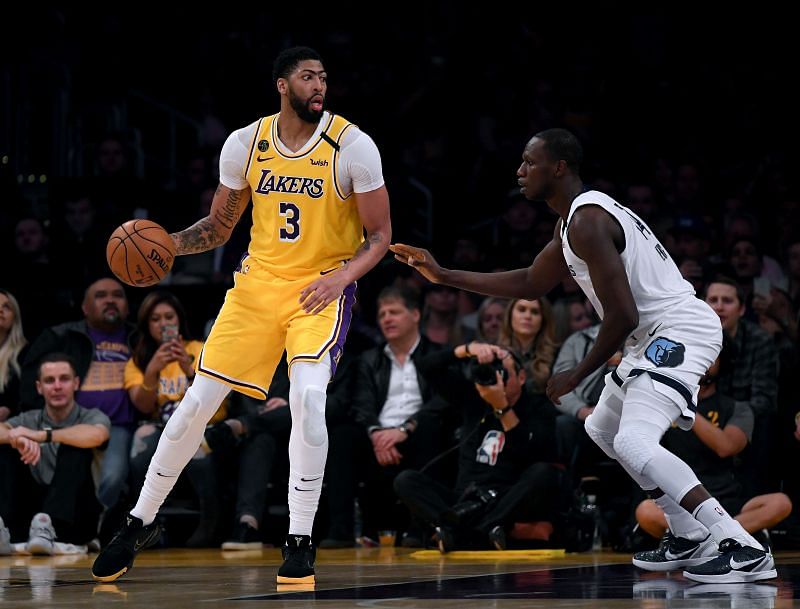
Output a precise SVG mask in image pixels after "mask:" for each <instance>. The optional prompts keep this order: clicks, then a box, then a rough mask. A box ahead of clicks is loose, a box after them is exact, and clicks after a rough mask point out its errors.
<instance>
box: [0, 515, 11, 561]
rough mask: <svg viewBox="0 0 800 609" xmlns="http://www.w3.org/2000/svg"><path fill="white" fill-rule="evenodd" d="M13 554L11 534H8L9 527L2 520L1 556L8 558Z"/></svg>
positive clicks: (0, 525)
mask: <svg viewBox="0 0 800 609" xmlns="http://www.w3.org/2000/svg"><path fill="white" fill-rule="evenodd" d="M11 553H12V548H11V533H9V532H8V527H7V526H6V525H5V523H4V522H3V519H2V518H0V556H8V555H9V554H11Z"/></svg>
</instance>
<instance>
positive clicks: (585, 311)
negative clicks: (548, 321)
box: [553, 294, 595, 345]
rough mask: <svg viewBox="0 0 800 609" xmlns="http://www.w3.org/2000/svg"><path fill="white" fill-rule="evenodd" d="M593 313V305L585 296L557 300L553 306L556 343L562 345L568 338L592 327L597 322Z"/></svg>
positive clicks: (577, 295) (578, 295)
mask: <svg viewBox="0 0 800 609" xmlns="http://www.w3.org/2000/svg"><path fill="white" fill-rule="evenodd" d="M592 312H593V309H592V305H591V304H589V302H588V301H587V300H586V298H585V297H584V296H583V295H580V294H574V295H572V296H565V297H563V298H559V299H558V300H556V302H555V304H553V325H554V327H555V340H556V343H557V344H559V345H560V344H561V343H563V342H564V341H565V340H566V339H567V337H568V336H572V335H573V334H574V333H575V332H580V331H581V330H585V329H586V328H588V327H589V326H591V325H592V324H593V323H594V322H595V319H594V317H593V315H592Z"/></svg>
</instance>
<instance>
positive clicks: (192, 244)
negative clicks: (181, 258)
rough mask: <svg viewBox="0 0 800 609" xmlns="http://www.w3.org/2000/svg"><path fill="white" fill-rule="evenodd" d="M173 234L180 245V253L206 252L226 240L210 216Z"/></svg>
mask: <svg viewBox="0 0 800 609" xmlns="http://www.w3.org/2000/svg"><path fill="white" fill-rule="evenodd" d="M173 236H174V237H175V241H176V243H177V245H178V255H182V254H197V253H199V252H206V251H208V250H212V249H214V248H215V247H217V246H218V245H222V244H223V243H225V241H226V238H225V236H224V235H221V234H220V233H219V231H218V230H217V227H216V226H214V223H213V222H212V221H211V219H210V218H209V217H205V218H203V219H202V220H200V221H198V222H196V223H194V224H193V225H192V226H190V227H189V228H187V229H186V230H182V231H181V232H179V233H174V234H173Z"/></svg>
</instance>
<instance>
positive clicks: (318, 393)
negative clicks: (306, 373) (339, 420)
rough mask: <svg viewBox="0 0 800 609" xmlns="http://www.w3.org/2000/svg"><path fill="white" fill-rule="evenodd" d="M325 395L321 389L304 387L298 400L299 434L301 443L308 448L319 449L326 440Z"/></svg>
mask: <svg viewBox="0 0 800 609" xmlns="http://www.w3.org/2000/svg"><path fill="white" fill-rule="evenodd" d="M326 398H327V393H326V392H325V389H324V388H322V387H315V386H313V385H311V386H309V387H306V388H305V390H304V391H303V394H302V396H301V398H300V410H301V413H302V414H301V415H300V418H301V421H302V424H301V432H302V438H303V442H305V443H306V444H307V445H308V446H314V447H319V446H322V445H323V444H325V441H326V440H327V439H328V429H327V427H326V426H325V400H326Z"/></svg>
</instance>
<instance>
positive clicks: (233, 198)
mask: <svg viewBox="0 0 800 609" xmlns="http://www.w3.org/2000/svg"><path fill="white" fill-rule="evenodd" d="M241 201H242V193H241V192H240V191H238V190H232V191H230V193H228V200H227V201H225V207H223V208H222V209H221V210H219V211H217V212H216V213H215V214H214V219H215V220H216V221H217V222H219V223H220V224H222V226H224V227H225V228H228V229H231V230H233V227H234V225H235V224H236V223H237V222H238V221H239V203H241Z"/></svg>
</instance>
